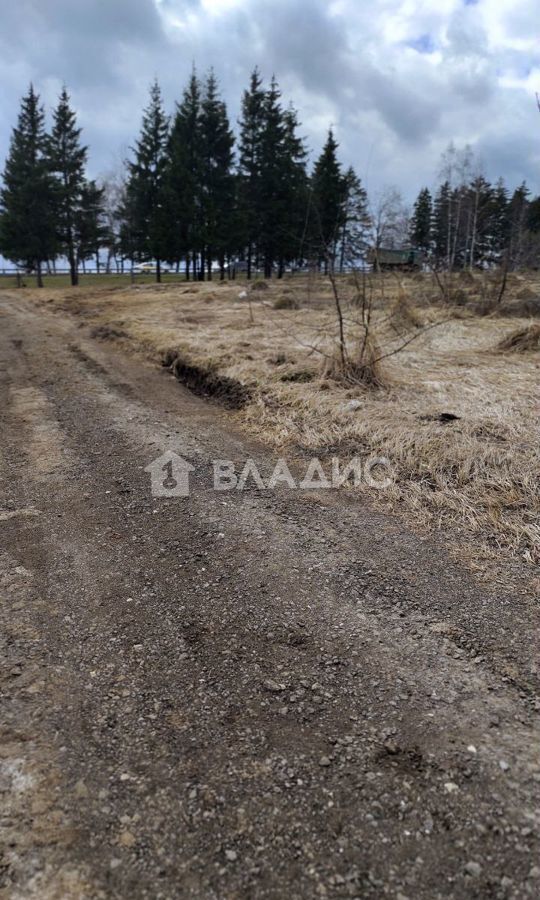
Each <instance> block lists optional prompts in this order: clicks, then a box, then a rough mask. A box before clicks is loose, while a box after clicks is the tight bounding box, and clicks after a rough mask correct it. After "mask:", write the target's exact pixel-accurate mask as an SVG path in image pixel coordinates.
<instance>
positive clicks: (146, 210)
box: [125, 81, 169, 282]
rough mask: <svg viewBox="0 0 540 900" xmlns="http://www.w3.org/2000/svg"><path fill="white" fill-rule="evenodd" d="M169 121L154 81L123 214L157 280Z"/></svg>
mask: <svg viewBox="0 0 540 900" xmlns="http://www.w3.org/2000/svg"><path fill="white" fill-rule="evenodd" d="M168 134H169V120H168V118H167V116H166V115H165V111H164V109H163V101H162V99H161V90H160V88H159V85H158V83H157V81H155V82H154V83H153V84H152V86H151V88H150V102H149V104H148V106H147V108H146V109H145V111H144V113H143V118H142V124H141V131H140V135H139V138H138V140H137V143H136V145H135V148H134V159H133V160H132V161H129V162H128V181H127V187H126V195H127V196H126V204H125V214H126V215H127V216H128V217H129V229H130V237H131V242H132V245H133V247H134V250H135V256H136V257H137V258H139V259H155V261H156V281H158V282H159V281H161V262H162V260H163V259H164V258H166V255H167V248H168V236H167V232H168V226H167V222H166V217H165V210H164V207H163V185H164V177H165V170H166V165H167V156H166V150H167V142H168Z"/></svg>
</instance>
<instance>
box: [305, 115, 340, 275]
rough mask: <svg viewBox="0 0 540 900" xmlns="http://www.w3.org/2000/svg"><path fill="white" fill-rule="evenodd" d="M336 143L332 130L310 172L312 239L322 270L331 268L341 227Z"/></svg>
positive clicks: (326, 270) (338, 165)
mask: <svg viewBox="0 0 540 900" xmlns="http://www.w3.org/2000/svg"><path fill="white" fill-rule="evenodd" d="M337 150H338V144H337V142H336V140H335V138H334V133H333V131H332V129H330V130H329V132H328V137H327V139H326V143H325V145H324V147H323V150H322V153H321V155H320V156H319V158H318V160H317V161H316V163H315V166H314V169H313V176H312V179H311V184H312V210H311V212H312V239H313V242H314V246H315V250H316V255H317V257H318V259H319V263H322V264H323V267H324V271H325V272H328V268H329V267H330V268H333V267H334V261H335V258H336V249H337V244H338V240H339V236H340V234H341V229H342V227H343V215H344V201H345V198H346V193H347V184H346V180H345V178H344V176H343V173H342V171H341V166H340V163H339V160H338V156H337Z"/></svg>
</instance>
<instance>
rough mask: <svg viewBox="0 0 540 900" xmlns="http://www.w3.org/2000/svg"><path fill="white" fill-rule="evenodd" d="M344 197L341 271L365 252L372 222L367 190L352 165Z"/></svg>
mask: <svg viewBox="0 0 540 900" xmlns="http://www.w3.org/2000/svg"><path fill="white" fill-rule="evenodd" d="M344 197H345V199H344V204H343V228H342V232H341V247H340V264H339V267H340V271H343V269H344V267H345V265H346V264H347V263H349V264H352V265H356V263H357V261H358V259H359V258H360V257H361V256H362V254H363V253H364V251H365V248H366V240H367V230H368V228H369V226H370V223H371V217H370V214H369V206H368V197H367V192H366V190H365V188H364V187H363V185H362V182H361V180H360V178H359V177H358V175H357V174H356V172H355V171H354V169H353V168H352V166H351V167H350V168H349V169H347V171H346V172H345V191H344Z"/></svg>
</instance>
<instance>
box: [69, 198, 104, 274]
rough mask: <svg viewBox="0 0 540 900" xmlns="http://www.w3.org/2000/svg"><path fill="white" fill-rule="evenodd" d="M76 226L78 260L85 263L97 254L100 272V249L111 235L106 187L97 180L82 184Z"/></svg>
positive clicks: (97, 266) (75, 220)
mask: <svg viewBox="0 0 540 900" xmlns="http://www.w3.org/2000/svg"><path fill="white" fill-rule="evenodd" d="M74 226H75V227H74V231H75V235H76V245H75V253H76V258H77V260H81V262H82V263H83V265H84V262H85V260H87V259H90V258H91V257H92V256H95V259H96V269H97V271H98V273H99V251H100V248H101V247H104V246H107V242H108V240H110V238H111V235H110V232H109V228H108V226H107V222H106V218H105V212H104V188H102V187H98V185H97V184H96V182H95V181H85V182H84V184H83V186H82V189H81V193H80V199H79V204H78V208H77V211H76V215H75V219H74Z"/></svg>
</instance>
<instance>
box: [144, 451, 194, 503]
mask: <svg viewBox="0 0 540 900" xmlns="http://www.w3.org/2000/svg"><path fill="white" fill-rule="evenodd" d="M144 471H145V472H149V473H150V480H151V483H152V497H188V496H189V473H190V472H193V471H195V470H194V467H193V466H192V465H191V464H190V463H188V461H187V460H185V459H183V458H182V457H181V456H179V455H178V453H174V452H173V451H172V450H167V451H166V452H165V453H162V454H161V456H158V458H157V459H155V460H154V461H153V462H151V463H150V464H149V465H148V466H146V468H145V470H144Z"/></svg>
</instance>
